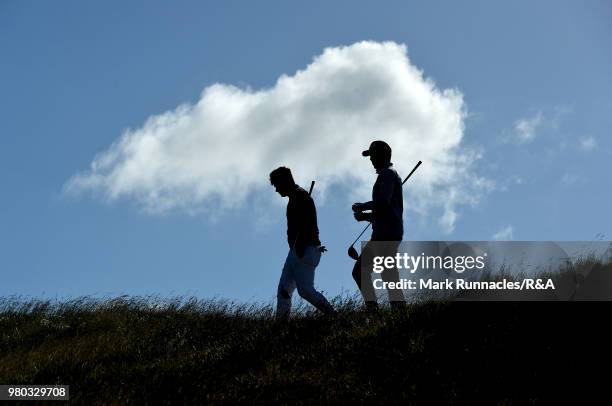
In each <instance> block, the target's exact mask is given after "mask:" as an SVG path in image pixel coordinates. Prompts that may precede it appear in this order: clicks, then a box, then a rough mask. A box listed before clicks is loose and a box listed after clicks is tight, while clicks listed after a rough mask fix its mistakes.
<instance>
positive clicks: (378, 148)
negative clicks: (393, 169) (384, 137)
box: [361, 141, 391, 169]
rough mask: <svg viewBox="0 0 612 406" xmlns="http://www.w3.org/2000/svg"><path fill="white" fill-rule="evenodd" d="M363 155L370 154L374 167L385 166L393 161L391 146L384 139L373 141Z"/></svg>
mask: <svg viewBox="0 0 612 406" xmlns="http://www.w3.org/2000/svg"><path fill="white" fill-rule="evenodd" d="M361 155H363V156H369V157H370V161H371V162H372V165H373V166H374V168H376V169H381V168H385V167H387V166H388V165H389V163H390V162H391V147H390V146H389V144H387V143H386V142H384V141H373V142H372V143H371V144H370V148H368V149H367V150H365V151H363V152H362V153H361Z"/></svg>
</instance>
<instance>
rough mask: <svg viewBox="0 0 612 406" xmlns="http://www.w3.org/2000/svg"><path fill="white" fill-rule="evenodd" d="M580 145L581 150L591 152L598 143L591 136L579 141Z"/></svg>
mask: <svg viewBox="0 0 612 406" xmlns="http://www.w3.org/2000/svg"><path fill="white" fill-rule="evenodd" d="M578 143H579V144H578V145H579V146H580V149H581V150H583V151H591V150H592V149H594V148H595V147H596V146H597V141H596V140H595V137H593V136H590V135H589V136H585V137H582V138H580V139H579V140H578Z"/></svg>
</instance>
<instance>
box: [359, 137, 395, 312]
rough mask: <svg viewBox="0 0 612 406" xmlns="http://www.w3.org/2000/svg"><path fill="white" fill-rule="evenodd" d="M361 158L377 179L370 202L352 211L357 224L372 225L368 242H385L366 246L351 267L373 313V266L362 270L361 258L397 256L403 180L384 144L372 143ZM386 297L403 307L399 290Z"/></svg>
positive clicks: (391, 272) (389, 275)
mask: <svg viewBox="0 0 612 406" xmlns="http://www.w3.org/2000/svg"><path fill="white" fill-rule="evenodd" d="M362 155H363V156H369V157H370V161H371V162H372V165H373V166H374V168H375V169H376V173H377V174H378V177H377V178H376V182H375V183H374V187H373V189H372V201H369V202H367V203H355V204H353V207H352V209H353V212H354V216H355V219H356V220H357V221H369V222H371V223H372V237H371V238H370V241H386V243H384V244H382V243H377V244H376V249H375V250H374V249H373V246H372V244H367V245H366V246H365V247H364V252H362V255H360V256H359V259H358V260H357V261H356V262H355V266H354V267H353V279H355V282H356V283H357V286H358V287H359V290H360V291H361V294H362V296H363V299H364V301H365V303H366V306H367V307H368V309H370V310H375V309H377V308H378V304H377V303H376V294H375V291H374V287H373V285H372V282H371V273H372V264H371V263H368V264H365V266H364V269H363V270H362V266H361V265H362V260H361V258H362V256H363V255H364V253H365V252H368V253H369V255H367V257H368V258H371V257H372V256H373V255H376V256H393V257H394V256H395V255H396V253H397V247H398V246H399V244H400V242H401V241H402V237H403V236H404V222H403V218H402V216H403V211H404V203H403V197H402V180H401V178H400V177H399V175H398V174H397V172H396V171H395V169H393V164H392V163H391V147H390V146H389V145H388V144H387V143H386V142H384V141H374V142H372V143H371V144H370V148H368V149H367V150H366V151H363V152H362ZM368 250H370V251H368ZM372 250H374V251H376V252H375V254H373V253H372ZM381 276H382V279H383V280H384V281H387V282H396V281H399V273H398V272H397V269H395V268H392V269H386V270H385V271H383V272H382V274H381ZM387 293H388V295H389V302H390V303H391V305H392V306H394V307H395V306H401V305H403V303H404V301H405V299H404V294H403V293H402V291H401V290H399V289H388V290H387Z"/></svg>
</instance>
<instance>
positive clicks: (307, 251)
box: [270, 166, 334, 319]
mask: <svg viewBox="0 0 612 406" xmlns="http://www.w3.org/2000/svg"><path fill="white" fill-rule="evenodd" d="M270 183H271V184H272V186H274V188H275V189H276V192H278V194H279V195H281V196H282V197H289V202H288V203H287V243H288V244H289V253H288V254H287V259H286V260H285V265H284V267H283V272H282V274H281V277H280V280H279V282H278V291H277V305H276V318H277V319H287V318H288V317H289V313H290V312H291V296H292V294H293V291H294V290H295V288H296V287H297V291H298V294H299V295H300V296H301V297H302V298H304V299H305V300H306V301H308V302H309V303H310V304H312V305H313V306H314V307H316V308H317V309H318V310H320V311H322V312H323V313H326V314H331V313H333V312H334V309H333V308H332V306H331V305H330V304H329V302H328V301H327V299H325V297H324V296H323V295H322V294H321V293H320V292H318V291H317V290H316V289H315V288H314V271H315V268H316V267H317V265H318V264H319V261H320V260H321V254H322V253H323V252H324V251H325V247H322V246H321V241H319V228H318V227H317V210H316V208H315V204H314V201H313V200H312V197H310V194H309V193H308V192H306V191H305V190H304V189H302V188H301V187H299V186H298V185H296V184H295V181H294V180H293V176H292V175H291V170H289V168H286V167H284V166H281V167H280V168H277V169H275V170H273V171H272V172H271V173H270Z"/></svg>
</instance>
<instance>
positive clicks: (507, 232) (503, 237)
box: [493, 225, 514, 241]
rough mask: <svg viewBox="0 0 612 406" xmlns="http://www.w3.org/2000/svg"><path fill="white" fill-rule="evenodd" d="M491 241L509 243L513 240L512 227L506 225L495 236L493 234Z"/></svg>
mask: <svg viewBox="0 0 612 406" xmlns="http://www.w3.org/2000/svg"><path fill="white" fill-rule="evenodd" d="M493 239H494V240H497V241H509V240H514V229H513V227H512V225H508V226H506V227H504V228H502V229H501V230H499V231H498V232H496V233H495V234H493Z"/></svg>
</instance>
